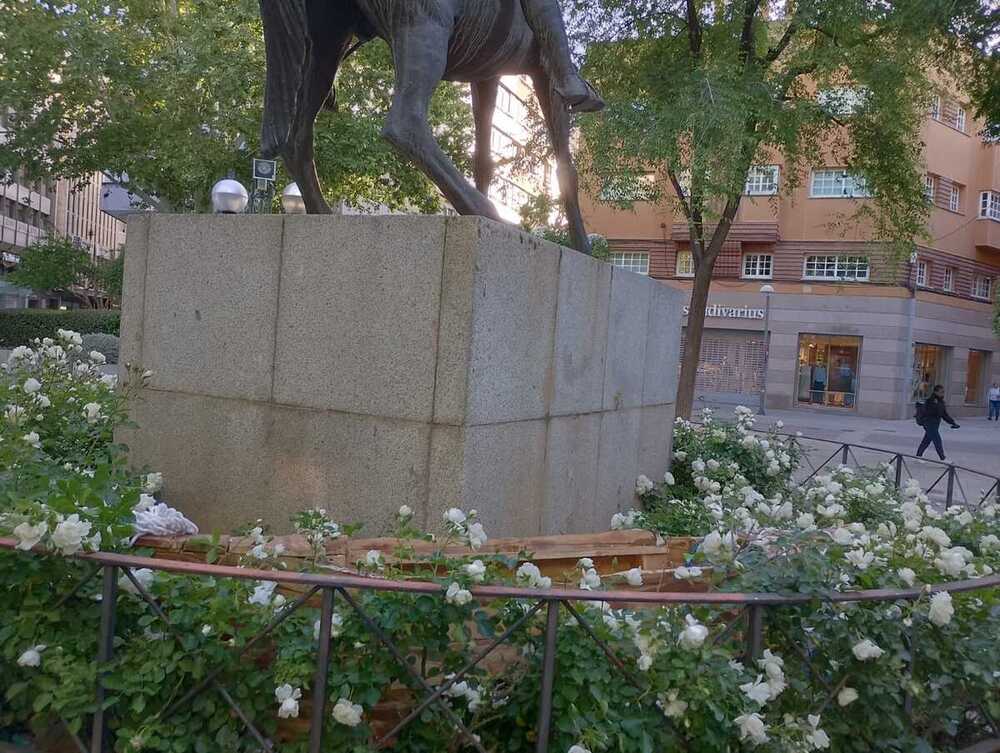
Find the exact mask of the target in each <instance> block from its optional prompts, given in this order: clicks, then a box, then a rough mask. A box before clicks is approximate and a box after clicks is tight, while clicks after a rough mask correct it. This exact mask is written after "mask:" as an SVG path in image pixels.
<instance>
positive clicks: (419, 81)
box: [382, 19, 500, 220]
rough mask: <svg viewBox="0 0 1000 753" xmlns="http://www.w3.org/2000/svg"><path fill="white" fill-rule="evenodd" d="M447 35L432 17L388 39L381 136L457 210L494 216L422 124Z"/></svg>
mask: <svg viewBox="0 0 1000 753" xmlns="http://www.w3.org/2000/svg"><path fill="white" fill-rule="evenodd" d="M450 34H451V29H450V28H448V27H445V26H442V25H441V24H439V23H437V22H435V21H434V20H432V19H417V20H416V22H415V23H414V24H413V25H412V26H409V27H407V28H406V29H401V30H400V32H399V34H398V36H397V38H396V39H395V40H394V43H393V57H394V59H395V60H394V62H395V65H396V88H395V93H394V94H393V97H392V106H391V107H390V108H389V117H388V118H387V119H386V123H385V127H384V128H383V129H382V137H383V138H385V140H386V141H388V142H389V143H390V144H392V145H393V146H394V147H395V148H396V149H397V150H398V151H399V152H400V153H401V154H402V155H403V156H404V157H407V158H408V159H410V160H412V161H413V162H414V163H415V164H416V165H417V167H419V168H420V169H421V170H423V172H424V173H425V174H426V175H427V176H428V177H429V178H430V179H431V180H432V181H434V183H435V184H436V185H437V187H438V188H440V189H441V192H442V193H443V194H444V196H445V198H446V199H448V201H450V202H451V205H452V206H453V207H454V208H455V210H456V211H457V212H458V213H459V214H477V215H481V216H483V217H489V218H490V219H495V220H499V219H500V216H499V215H498V214H497V211H496V209H495V208H494V206H493V205H492V204H491V203H490V200H489V199H487V198H486V196H484V195H483V194H481V193H480V192H479V191H477V190H476V189H475V188H473V187H472V186H471V185H470V184H469V182H468V181H467V180H466V179H465V177H464V176H463V175H462V173H460V172H459V171H458V168H457V167H455V165H454V163H452V161H451V160H450V159H448V156H447V155H446V154H445V153H444V152H443V151H441V147H440V146H439V145H438V143H437V141H435V140H434V134H433V132H432V131H431V128H430V126H429V125H428V123H427V110H428V107H429V106H430V100H431V96H432V95H433V94H434V90H435V89H436V88H437V85H438V84H439V83H440V82H441V78H442V76H444V72H445V66H446V64H447V56H448V38H449V36H450Z"/></svg>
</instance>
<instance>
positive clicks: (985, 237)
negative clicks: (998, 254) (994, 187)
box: [974, 191, 1000, 251]
mask: <svg viewBox="0 0 1000 753" xmlns="http://www.w3.org/2000/svg"><path fill="white" fill-rule="evenodd" d="M974 238H975V244H976V247H977V248H981V249H984V250H987V251H1000V192H997V191H982V192H981V193H980V194H979V219H977V220H976V228H975V233H974Z"/></svg>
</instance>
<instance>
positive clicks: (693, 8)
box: [687, 0, 701, 58]
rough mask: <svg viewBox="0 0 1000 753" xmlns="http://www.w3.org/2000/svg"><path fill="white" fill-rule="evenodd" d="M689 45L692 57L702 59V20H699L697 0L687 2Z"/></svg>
mask: <svg viewBox="0 0 1000 753" xmlns="http://www.w3.org/2000/svg"><path fill="white" fill-rule="evenodd" d="M687 27H688V45H689V46H690V48H691V56H692V57H694V58H699V57H701V20H700V19H699V18H698V3H697V0H687Z"/></svg>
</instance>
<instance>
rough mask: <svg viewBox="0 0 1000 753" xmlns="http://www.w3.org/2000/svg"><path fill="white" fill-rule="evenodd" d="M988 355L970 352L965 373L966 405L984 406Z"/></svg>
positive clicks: (982, 352)
mask: <svg viewBox="0 0 1000 753" xmlns="http://www.w3.org/2000/svg"><path fill="white" fill-rule="evenodd" d="M989 362H990V354H989V353H987V352H986V351H985V350H970V351H969V363H968V369H967V370H966V372H965V402H966V404H967V405H985V404H986V394H985V387H986V367H987V365H988V364H989Z"/></svg>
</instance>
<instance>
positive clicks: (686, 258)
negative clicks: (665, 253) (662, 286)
mask: <svg viewBox="0 0 1000 753" xmlns="http://www.w3.org/2000/svg"><path fill="white" fill-rule="evenodd" d="M675 274H676V275H677V277H694V257H693V256H691V252H690V251H678V252H677V269H676V270H675Z"/></svg>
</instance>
